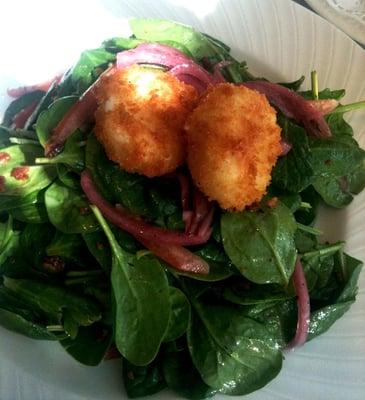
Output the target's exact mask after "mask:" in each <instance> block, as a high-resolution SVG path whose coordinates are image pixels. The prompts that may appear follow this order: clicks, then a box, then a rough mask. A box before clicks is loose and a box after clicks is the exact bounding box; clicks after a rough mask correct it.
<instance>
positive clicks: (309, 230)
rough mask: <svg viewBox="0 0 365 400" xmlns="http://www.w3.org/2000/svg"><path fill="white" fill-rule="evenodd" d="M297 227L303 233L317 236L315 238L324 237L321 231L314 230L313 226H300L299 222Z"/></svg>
mask: <svg viewBox="0 0 365 400" xmlns="http://www.w3.org/2000/svg"><path fill="white" fill-rule="evenodd" d="M297 227H298V229H299V230H301V231H303V232H307V233H310V234H311V235H315V236H319V235H322V233H323V232H322V231H320V230H319V229H316V228H313V227H311V226H307V225H303V224H300V223H299V222H297Z"/></svg>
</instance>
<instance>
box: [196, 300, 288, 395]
mask: <svg viewBox="0 0 365 400" xmlns="http://www.w3.org/2000/svg"><path fill="white" fill-rule="evenodd" d="M193 305H194V309H195V311H196V312H194V313H193V316H192V322H191V325H190V327H189V330H188V345H189V350H190V354H191V357H192V359H193V362H194V364H195V366H196V368H197V369H198V371H199V373H200V375H201V377H202V379H203V381H204V382H205V383H206V384H207V385H209V386H211V387H212V388H214V389H216V390H218V391H220V392H221V393H224V394H230V395H244V394H247V393H250V392H253V391H254V390H257V389H259V388H261V387H263V386H264V385H266V384H267V383H268V382H269V381H270V380H272V379H273V378H274V377H275V376H276V375H277V374H278V373H279V371H280V369H281V365H282V354H281V352H280V350H278V349H277V348H276V347H275V344H274V343H272V342H271V341H270V340H268V337H269V332H268V331H267V330H266V328H265V326H264V325H263V324H260V323H259V322H256V321H254V320H253V319H251V318H247V317H245V316H244V315H243V313H242V312H240V310H239V309H238V308H236V307H230V306H224V305H207V304H202V303H199V302H197V301H195V302H194V304H193Z"/></svg>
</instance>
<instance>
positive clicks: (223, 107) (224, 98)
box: [185, 83, 281, 210]
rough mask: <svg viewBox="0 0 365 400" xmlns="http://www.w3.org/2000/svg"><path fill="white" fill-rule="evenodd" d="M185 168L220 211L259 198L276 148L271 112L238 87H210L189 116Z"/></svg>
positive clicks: (277, 130)
mask: <svg viewBox="0 0 365 400" xmlns="http://www.w3.org/2000/svg"><path fill="white" fill-rule="evenodd" d="M185 128H186V132H187V139H188V166H189V169H190V172H191V174H192V177H193V179H194V182H195V184H196V185H197V186H198V187H199V188H200V189H201V190H202V191H203V192H204V193H205V194H206V195H207V196H209V198H210V199H212V200H217V201H218V203H219V204H220V206H221V207H222V208H224V209H230V210H243V209H244V208H245V207H246V206H248V205H250V204H252V203H254V202H257V201H260V199H261V198H262V196H263V195H264V194H265V192H266V188H267V186H268V185H269V183H270V179H271V170H272V168H273V166H274V165H275V163H276V160H277V157H278V156H279V154H280V152H281V146H280V127H279V126H278V125H277V123H276V112H275V110H274V109H273V108H272V107H271V106H270V104H269V103H268V101H267V99H266V97H265V96H264V95H262V94H260V93H258V92H256V91H254V90H250V89H247V88H245V87H243V86H235V85H232V84H228V83H224V84H220V85H217V86H215V87H214V88H212V89H211V90H210V91H209V92H208V93H207V94H206V96H205V97H204V98H203V99H202V101H201V102H200V104H199V105H198V107H197V108H196V109H195V110H194V111H193V112H192V114H191V115H190V117H189V118H188V120H187V122H186V125H185Z"/></svg>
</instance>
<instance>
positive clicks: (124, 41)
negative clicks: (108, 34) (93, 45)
mask: <svg viewBox="0 0 365 400" xmlns="http://www.w3.org/2000/svg"><path fill="white" fill-rule="evenodd" d="M141 43H146V41H145V40H139V39H136V38H134V37H129V38H123V37H114V38H111V39H108V40H104V42H103V47H104V48H105V50H107V51H109V52H110V53H119V52H120V51H123V50H129V49H134V48H135V47H137V46H138V45H139V44H141Z"/></svg>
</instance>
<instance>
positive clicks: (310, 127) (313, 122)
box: [242, 81, 331, 138]
mask: <svg viewBox="0 0 365 400" xmlns="http://www.w3.org/2000/svg"><path fill="white" fill-rule="evenodd" d="M242 85H244V86H246V87H248V88H249V89H253V90H257V91H258V92H260V93H262V94H264V95H265V96H266V97H267V98H268V100H269V101H270V103H272V104H274V106H276V107H278V108H279V109H280V110H281V111H282V113H283V114H285V115H286V116H287V117H288V118H293V119H295V120H296V121H297V122H299V123H300V124H302V125H303V126H304V128H305V129H306V131H307V132H308V133H309V134H310V135H312V136H315V137H319V138H328V137H330V136H331V131H330V129H329V127H328V125H327V122H326V121H325V120H324V118H323V115H322V114H321V113H320V112H319V111H318V110H317V109H316V108H314V107H313V106H312V105H311V104H310V103H309V102H308V101H306V100H305V99H303V97H301V96H299V94H297V93H295V92H293V91H292V90H289V89H287V88H285V87H284V86H281V85H278V84H276V83H271V82H266V81H250V82H245V83H242Z"/></svg>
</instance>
